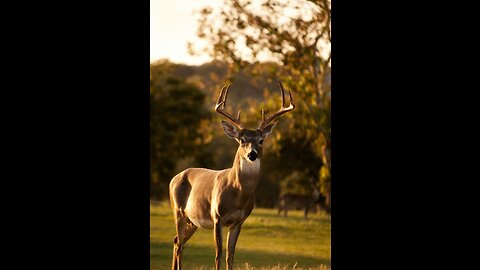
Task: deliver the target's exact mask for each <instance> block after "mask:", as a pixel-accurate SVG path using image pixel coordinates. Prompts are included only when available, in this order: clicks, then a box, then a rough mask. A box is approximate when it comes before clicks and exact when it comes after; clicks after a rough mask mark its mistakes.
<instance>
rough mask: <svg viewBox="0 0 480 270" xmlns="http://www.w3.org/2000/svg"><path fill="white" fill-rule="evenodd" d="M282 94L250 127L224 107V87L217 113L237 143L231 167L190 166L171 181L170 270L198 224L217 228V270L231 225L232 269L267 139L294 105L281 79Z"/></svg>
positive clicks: (229, 267) (229, 253) (175, 267)
mask: <svg viewBox="0 0 480 270" xmlns="http://www.w3.org/2000/svg"><path fill="white" fill-rule="evenodd" d="M278 83H279V85H280V90H281V95H282V106H281V108H280V109H279V110H278V111H277V112H275V113H274V114H272V115H271V116H269V117H267V118H265V112H264V110H262V121H261V122H260V124H259V125H258V127H257V129H254V130H253V129H246V128H244V127H242V125H241V123H240V112H241V111H239V112H238V116H237V117H236V118H235V117H234V116H232V115H230V114H229V113H227V112H226V111H225V104H226V100H227V96H228V90H229V89H230V86H231V84H227V85H225V86H223V87H222V89H221V90H220V96H219V97H218V100H217V103H216V105H215V112H217V113H219V114H220V115H222V116H224V117H226V119H227V120H228V121H224V120H222V121H221V125H222V128H223V131H224V132H225V134H226V135H227V136H228V137H230V138H232V139H234V140H235V141H237V142H238V149H237V152H236V154H235V158H234V161H233V165H232V167H231V168H227V169H224V170H211V169H206V168H189V169H186V170H184V171H182V172H180V173H178V174H177V175H176V176H174V177H173V178H172V180H171V181H170V185H169V196H170V203H171V206H172V210H173V215H174V220H175V227H176V235H175V237H174V239H173V244H174V245H173V260H172V270H181V269H182V256H183V249H184V246H185V243H187V241H188V240H189V239H190V238H191V237H192V235H193V234H194V233H195V231H196V230H197V228H199V227H200V228H202V229H207V230H213V237H214V240H215V248H216V252H215V269H216V270H219V269H220V265H221V256H222V227H223V228H228V234H227V243H226V248H227V252H226V253H227V254H226V268H227V270H233V257H234V253H235V246H236V243H237V239H238V236H239V235H240V230H241V228H242V225H243V223H244V221H245V220H246V219H247V218H248V216H249V215H250V214H251V212H252V210H253V208H254V201H255V190H256V188H257V184H258V182H259V178H260V169H261V166H260V162H261V159H262V146H263V141H264V140H265V139H266V138H267V137H268V136H269V135H271V134H272V131H273V129H274V128H275V126H276V125H277V123H278V120H277V119H278V117H279V116H281V115H283V114H285V113H287V112H289V111H292V110H293V109H294V108H295V104H294V103H293V99H292V94H291V93H290V91H289V92H288V94H289V97H290V102H289V105H288V106H286V104H285V91H284V89H283V86H282V83H281V82H280V81H278Z"/></svg>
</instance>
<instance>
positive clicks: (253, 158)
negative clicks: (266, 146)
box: [247, 151, 257, 161]
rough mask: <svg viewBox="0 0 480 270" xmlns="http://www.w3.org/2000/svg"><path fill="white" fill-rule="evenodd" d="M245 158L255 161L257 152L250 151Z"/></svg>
mask: <svg viewBox="0 0 480 270" xmlns="http://www.w3.org/2000/svg"><path fill="white" fill-rule="evenodd" d="M247 156H248V158H249V159H250V160H251V161H255V160H256V159H257V152H255V151H252V152H250V153H248V155H247Z"/></svg>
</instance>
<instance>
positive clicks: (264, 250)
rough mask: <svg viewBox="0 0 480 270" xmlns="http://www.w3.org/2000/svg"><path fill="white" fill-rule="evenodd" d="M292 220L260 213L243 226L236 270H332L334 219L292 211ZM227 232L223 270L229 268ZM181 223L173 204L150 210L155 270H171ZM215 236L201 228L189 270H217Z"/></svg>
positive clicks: (188, 254) (189, 247) (191, 245)
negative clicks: (331, 228)
mask: <svg viewBox="0 0 480 270" xmlns="http://www.w3.org/2000/svg"><path fill="white" fill-rule="evenodd" d="M288 215H289V216H288V218H284V217H283V215H282V216H278V215H277V211H276V210H275V209H264V208H256V209H254V210H253V212H252V214H251V215H250V217H248V218H247V220H246V221H245V223H244V224H243V226H242V231H241V233H240V237H239V238H238V241H237V247H236V250H235V259H234V265H235V269H244V270H251V269H252V270H253V269H255V270H267V269H275V270H286V269H322V270H323V269H329V268H330V216H328V215H326V214H325V213H320V214H319V213H316V214H310V215H309V218H308V220H305V219H304V218H303V212H302V211H289V212H288ZM227 230H228V229H227V228H224V229H223V240H224V243H223V253H222V257H223V258H222V269H225V254H226V253H225V252H226V251H225V240H226V239H227V238H226V233H227ZM174 236H175V224H174V221H173V214H172V210H171V208H170V204H169V203H168V202H161V203H160V204H158V205H155V206H153V205H152V206H150V269H152V270H163V269H171V263H172V249H173V237H174ZM214 261H215V244H214V240H213V232H212V231H210V230H204V229H200V228H199V229H198V230H197V231H196V232H195V234H194V235H193V237H192V238H191V239H190V240H189V241H188V242H187V244H186V245H185V249H184V255H183V265H184V268H185V269H187V270H190V269H198V270H199V269H202V270H210V269H214Z"/></svg>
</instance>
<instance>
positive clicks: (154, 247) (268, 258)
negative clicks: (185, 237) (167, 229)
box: [150, 243, 330, 270]
mask: <svg viewBox="0 0 480 270" xmlns="http://www.w3.org/2000/svg"><path fill="white" fill-rule="evenodd" d="M172 249H173V244H170V243H151V244H150V269H152V270H162V269H171V263H172ZM225 252H226V251H225V247H224V250H223V252H222V266H223V267H224V266H225ZM183 258H184V259H183V263H184V265H185V269H191V268H193V267H199V266H206V267H209V268H210V267H211V268H213V267H214V260H215V249H214V248H212V247H205V246H196V245H189V243H187V245H186V246H185V249H184V255H183ZM234 262H235V265H236V266H240V265H244V264H245V263H247V262H248V264H250V265H251V266H254V267H261V266H274V265H278V264H281V265H285V264H288V265H294V264H295V263H297V266H298V267H314V266H319V265H322V264H325V265H330V260H325V259H323V260H322V259H318V258H312V257H305V256H298V255H291V254H283V253H268V252H261V251H250V250H244V249H237V250H236V251H235V260H234ZM223 267H222V268H223Z"/></svg>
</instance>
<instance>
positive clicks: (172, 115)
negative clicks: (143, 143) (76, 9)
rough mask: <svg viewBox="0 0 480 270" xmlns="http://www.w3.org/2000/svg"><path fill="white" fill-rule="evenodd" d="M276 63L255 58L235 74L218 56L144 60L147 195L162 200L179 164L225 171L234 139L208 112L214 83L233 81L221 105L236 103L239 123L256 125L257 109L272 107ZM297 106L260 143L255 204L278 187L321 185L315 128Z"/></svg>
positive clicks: (271, 201) (276, 97)
mask: <svg viewBox="0 0 480 270" xmlns="http://www.w3.org/2000/svg"><path fill="white" fill-rule="evenodd" d="M280 69H281V66H279V65H278V64H275V63H256V64H252V65H251V66H249V67H246V68H245V69H243V70H242V71H237V72H232V71H231V70H229V68H228V65H227V64H225V63H221V62H218V61H214V62H211V63H207V64H203V65H200V66H187V65H181V64H173V63H170V62H168V61H163V60H162V61H158V62H156V63H153V64H151V66H150V147H151V150H150V168H151V174H150V192H151V193H150V196H151V198H152V199H154V200H162V199H167V198H168V183H169V182H170V179H171V178H172V177H173V176H174V175H175V174H177V173H179V172H180V171H182V170H183V169H185V168H188V167H205V168H211V169H225V168H228V167H230V166H231V164H232V162H233V158H234V154H235V151H236V149H237V143H236V142H235V141H234V140H232V139H230V138H228V137H227V136H225V135H224V133H223V130H222V128H221V126H220V120H221V118H220V117H219V116H218V114H216V113H214V105H215V102H216V99H217V97H218V94H219V91H220V88H221V87H222V86H223V85H224V84H226V83H233V84H232V88H231V90H230V93H229V96H228V101H227V106H226V109H227V111H230V112H232V113H234V112H237V111H238V110H239V109H241V110H242V123H245V126H246V127H248V128H256V126H257V123H258V121H259V120H260V119H261V109H265V110H266V111H267V112H273V111H275V110H278V108H279V107H280V104H281V99H280V91H279V87H278V83H277V81H276V79H277V74H278V70H280ZM286 85H287V86H288V83H287V84H286ZM286 88H287V87H286ZM286 90H290V89H288V88H287V89H286ZM295 98H297V100H298V99H299V97H298V96H297V97H296V96H294V100H295ZM297 104H298V105H299V106H298V107H297V110H295V111H294V112H293V113H292V114H291V115H290V116H286V117H284V118H282V119H280V122H279V124H278V125H277V128H276V130H275V131H274V134H273V136H272V138H271V139H270V138H269V140H268V141H267V142H266V143H265V146H264V154H263V155H264V156H263V160H262V178H261V181H260V183H259V186H258V189H257V197H256V203H257V205H258V206H263V207H273V206H275V205H276V202H277V200H278V197H279V196H280V195H281V194H283V193H286V192H292V193H297V194H311V192H312V184H311V183H312V182H313V183H315V185H317V186H318V187H319V188H321V184H320V181H319V179H320V174H321V168H322V165H323V162H322V156H321V153H320V150H319V149H320V148H319V145H318V135H317V133H318V132H317V131H316V130H315V127H314V126H313V125H310V124H309V121H310V120H309V119H308V118H309V116H308V114H306V113H304V112H303V111H306V110H305V108H304V107H303V105H302V103H301V102H297ZM322 192H325V190H324V189H322Z"/></svg>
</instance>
